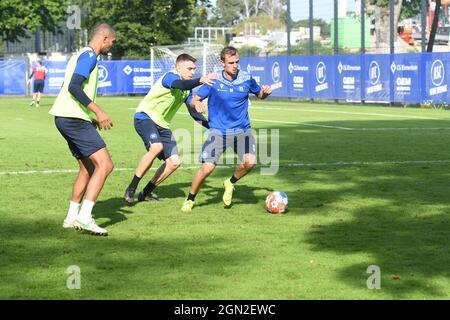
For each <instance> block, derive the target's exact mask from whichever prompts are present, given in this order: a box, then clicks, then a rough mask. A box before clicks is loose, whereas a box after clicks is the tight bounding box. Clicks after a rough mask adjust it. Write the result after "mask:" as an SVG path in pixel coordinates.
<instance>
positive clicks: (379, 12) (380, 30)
mask: <svg viewBox="0 0 450 320" xmlns="http://www.w3.org/2000/svg"><path fill="white" fill-rule="evenodd" d="M402 3H403V0H395V1H394V12H393V14H394V30H390V22H389V16H390V12H389V0H369V1H368V2H367V14H368V15H369V16H371V17H372V18H373V19H374V21H375V37H374V41H375V46H376V47H377V48H383V47H384V48H386V47H389V35H390V32H395V34H397V24H398V20H399V17H400V12H401V9H402ZM386 30H390V32H386Z"/></svg>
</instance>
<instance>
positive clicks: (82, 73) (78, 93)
mask: <svg viewBox="0 0 450 320" xmlns="http://www.w3.org/2000/svg"><path fill="white" fill-rule="evenodd" d="M96 63H97V58H96V56H95V55H94V56H92V55H91V54H89V52H85V53H83V54H82V55H81V56H80V58H79V59H78V62H77V65H76V67H75V71H74V73H73V75H72V78H71V79H70V83H69V88H68V89H69V92H70V94H71V95H72V96H73V97H74V98H75V99H77V100H78V101H79V102H80V103H81V104H82V105H83V106H85V107H86V108H88V109H90V110H91V111H92V112H94V114H95V117H96V118H97V119H96V122H97V123H96V124H97V126H98V128H99V129H100V130H101V129H105V130H108V129H111V127H112V126H113V124H112V121H111V118H110V117H109V116H108V114H106V112H104V111H103V110H102V109H101V108H100V107H99V106H98V105H97V104H96V103H95V102H94V101H92V100H91V99H90V98H89V97H88V96H87V95H86V93H85V92H84V91H83V89H82V84H83V82H84V81H85V80H86V79H87V78H88V76H89V74H90V73H91V72H92V70H93V69H94V67H95V65H96Z"/></svg>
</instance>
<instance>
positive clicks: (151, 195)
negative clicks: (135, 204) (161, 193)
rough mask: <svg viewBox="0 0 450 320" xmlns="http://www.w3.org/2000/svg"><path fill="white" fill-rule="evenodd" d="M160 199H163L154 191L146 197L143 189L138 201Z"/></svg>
mask: <svg viewBox="0 0 450 320" xmlns="http://www.w3.org/2000/svg"><path fill="white" fill-rule="evenodd" d="M160 200H161V199H160V198H159V197H158V196H157V195H156V194H154V193H153V192H151V193H150V194H148V195H146V196H145V197H144V191H141V192H139V194H138V201H160Z"/></svg>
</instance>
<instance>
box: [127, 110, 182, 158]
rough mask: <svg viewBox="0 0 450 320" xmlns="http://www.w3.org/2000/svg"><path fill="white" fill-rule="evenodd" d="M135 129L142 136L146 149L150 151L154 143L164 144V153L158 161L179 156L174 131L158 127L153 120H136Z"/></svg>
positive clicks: (159, 156)
mask: <svg viewBox="0 0 450 320" xmlns="http://www.w3.org/2000/svg"><path fill="white" fill-rule="evenodd" d="M134 129H136V132H137V133H138V134H139V135H140V136H141V138H142V141H143V142H144V145H145V149H147V151H148V150H149V149H150V145H151V144H152V143H157V142H159V143H162V145H163V151H162V152H161V153H160V154H159V155H158V159H160V160H166V159H167V158H169V157H170V156H173V155H178V148H177V143H176V141H175V137H174V136H173V134H172V131H170V129H167V128H163V127H160V126H158V125H157V124H156V123H155V122H154V121H153V120H152V119H136V118H135V119H134Z"/></svg>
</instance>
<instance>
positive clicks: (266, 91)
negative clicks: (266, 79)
mask: <svg viewBox="0 0 450 320" xmlns="http://www.w3.org/2000/svg"><path fill="white" fill-rule="evenodd" d="M261 92H262V94H263V95H265V96H268V95H270V94H271V93H272V87H271V86H262V87H261Z"/></svg>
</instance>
